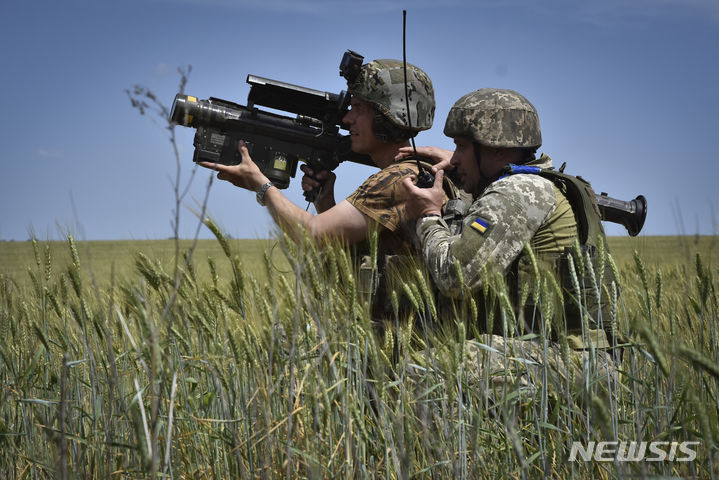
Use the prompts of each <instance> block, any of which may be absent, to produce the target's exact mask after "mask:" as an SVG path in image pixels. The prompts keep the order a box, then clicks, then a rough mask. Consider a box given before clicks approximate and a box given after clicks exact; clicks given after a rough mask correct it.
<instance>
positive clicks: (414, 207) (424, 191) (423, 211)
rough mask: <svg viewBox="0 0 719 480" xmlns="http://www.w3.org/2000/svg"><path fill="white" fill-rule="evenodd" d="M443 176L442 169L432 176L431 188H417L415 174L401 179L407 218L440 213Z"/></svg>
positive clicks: (442, 200) (442, 197) (442, 198)
mask: <svg viewBox="0 0 719 480" xmlns="http://www.w3.org/2000/svg"><path fill="white" fill-rule="evenodd" d="M443 178H444V171H443V170H439V171H438V172H437V173H436V175H435V176H434V185H432V188H419V187H418V186H417V185H415V183H416V181H417V177H416V175H412V176H410V177H408V178H405V179H404V180H402V186H403V187H404V202H405V209H406V211H407V216H408V217H409V218H419V217H420V216H422V215H441V214H442V203H443V202H444V190H443V189H442V179H443Z"/></svg>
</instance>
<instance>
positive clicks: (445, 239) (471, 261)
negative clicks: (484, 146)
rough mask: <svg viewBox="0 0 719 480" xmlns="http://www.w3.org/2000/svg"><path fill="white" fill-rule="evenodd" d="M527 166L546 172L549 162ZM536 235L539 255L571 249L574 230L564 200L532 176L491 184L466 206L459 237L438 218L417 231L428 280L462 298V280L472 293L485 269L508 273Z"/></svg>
mask: <svg viewBox="0 0 719 480" xmlns="http://www.w3.org/2000/svg"><path fill="white" fill-rule="evenodd" d="M527 165H528V166H536V167H540V168H549V167H551V166H552V160H551V159H550V158H549V157H548V156H546V155H542V156H541V157H540V158H538V159H536V160H535V161H533V162H530V163H528V164H527ZM477 219H480V220H481V223H480V226H479V228H475V227H473V224H475V223H476V222H477ZM557 225H560V226H561V228H560V229H554V231H553V235H551V236H544V235H542V233H543V232H542V231H543V230H546V229H547V228H548V227H550V226H557ZM542 227H544V228H542ZM537 234H539V238H538V239H537V241H535V242H534V243H535V244H536V246H537V247H539V248H540V249H541V251H542V252H543V253H548V252H556V253H560V252H561V251H563V250H564V248H565V247H569V246H571V245H572V242H573V241H574V239H575V238H576V235H577V227H576V222H575V221H574V214H573V212H572V209H571V206H569V202H568V201H567V199H566V197H565V196H564V195H563V194H562V193H561V192H560V191H559V190H558V189H557V188H556V187H555V185H554V184H553V183H552V182H551V181H550V180H547V179H546V178H542V177H540V176H539V175H531V174H526V175H521V174H520V175H512V176H508V177H505V178H502V179H500V180H497V181H496V182H494V183H492V184H491V185H490V186H489V187H488V188H487V189H486V190H485V191H484V193H483V194H482V196H481V197H480V198H478V199H477V200H475V201H474V203H473V204H472V205H471V206H470V207H469V209H468V211H467V214H466V216H465V218H464V222H463V227H462V233H461V234H459V235H454V236H452V235H451V234H450V231H449V226H448V225H447V224H446V223H445V222H444V220H442V219H441V218H438V217H429V218H427V219H425V220H423V221H422V222H420V223H419V225H418V226H417V235H418V237H419V240H420V243H421V245H422V252H423V254H424V258H425V260H426V262H427V266H428V268H429V270H430V272H431V273H432V277H433V278H434V279H435V282H436V283H437V286H438V287H439V289H440V291H442V293H444V294H445V295H449V296H458V295H459V294H460V293H461V291H462V285H461V283H460V282H461V281H463V283H464V285H466V286H468V287H469V288H470V289H472V290H476V289H479V288H480V287H481V286H482V285H481V272H482V269H483V268H485V267H487V266H491V267H492V268H495V269H497V270H499V271H501V272H507V271H508V270H509V267H510V265H511V264H512V262H514V261H515V259H516V258H517V257H519V255H520V254H521V253H522V250H523V249H524V245H525V244H526V243H530V244H531V243H532V240H533V239H534V238H535V236H536V235H537ZM456 262H459V264H460V266H461V269H462V270H461V277H460V276H459V273H458V272H457V269H456V268H455V263H456Z"/></svg>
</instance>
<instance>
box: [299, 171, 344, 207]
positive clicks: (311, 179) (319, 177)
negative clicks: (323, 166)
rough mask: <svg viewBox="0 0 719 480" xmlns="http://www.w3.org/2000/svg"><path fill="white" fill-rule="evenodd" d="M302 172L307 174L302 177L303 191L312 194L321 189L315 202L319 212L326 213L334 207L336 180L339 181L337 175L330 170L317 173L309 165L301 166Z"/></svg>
mask: <svg viewBox="0 0 719 480" xmlns="http://www.w3.org/2000/svg"><path fill="white" fill-rule="evenodd" d="M300 170H302V171H303V172H305V174H304V175H303V176H302V190H304V191H305V192H310V191H312V190H315V189H319V195H318V196H317V198H315V201H314V204H315V208H316V209H317V211H318V212H324V211H325V210H329V209H330V208H332V207H334V205H335V180H336V179H337V175H335V174H334V173H333V172H331V171H329V170H320V171H319V172H315V171H314V170H312V168H310V167H309V165H307V164H302V165H300Z"/></svg>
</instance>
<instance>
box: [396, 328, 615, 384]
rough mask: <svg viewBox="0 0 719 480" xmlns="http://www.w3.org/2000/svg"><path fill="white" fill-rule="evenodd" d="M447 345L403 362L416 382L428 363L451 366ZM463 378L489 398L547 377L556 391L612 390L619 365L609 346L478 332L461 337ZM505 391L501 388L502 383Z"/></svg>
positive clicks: (424, 375)
mask: <svg viewBox="0 0 719 480" xmlns="http://www.w3.org/2000/svg"><path fill="white" fill-rule="evenodd" d="M451 357H452V355H451V353H450V352H449V351H447V352H444V353H443V352H438V351H435V350H428V351H421V352H418V353H416V354H415V356H414V358H413V361H412V362H410V363H409V365H407V370H406V371H407V373H408V376H409V377H410V378H412V379H413V381H414V382H419V383H423V382H426V380H427V378H428V376H429V375H430V374H431V371H432V369H434V368H439V369H446V368H447V367H448V366H449V367H450V368H452V367H451V365H447V364H451V362H452V359H451ZM462 372H463V373H464V378H463V383H464V384H465V385H466V386H467V387H469V388H472V389H474V390H476V391H479V392H484V393H485V394H487V395H489V396H490V397H492V398H496V396H497V395H498V394H502V393H504V394H508V393H509V392H511V391H512V390H514V389H517V388H520V389H522V390H523V391H525V392H527V393H532V392H533V391H535V390H536V389H537V387H538V386H539V385H542V384H543V383H544V379H545V378H546V380H547V383H548V387H549V388H552V389H554V390H555V391H561V390H564V389H565V386H566V385H569V386H570V388H572V389H573V390H575V391H578V390H579V391H581V390H582V389H583V388H585V386H586V385H588V384H589V385H595V386H599V387H601V388H600V390H604V391H605V392H606V391H615V390H616V386H615V385H614V382H616V380H617V365H616V362H615V360H614V357H613V356H612V354H611V352H610V351H607V350H600V349H597V350H591V351H590V350H571V349H569V350H568V351H567V352H566V355H564V354H563V353H562V350H561V347H560V346H559V344H557V343H555V342H541V341H540V340H538V339H535V340H519V339H517V338H507V337H503V336H501V335H490V334H486V335H481V336H480V337H478V338H476V339H472V340H467V341H466V342H465V343H464V356H463V363H462ZM545 374H546V377H545ZM505 387H506V388H507V391H506V392H503V389H504V388H505Z"/></svg>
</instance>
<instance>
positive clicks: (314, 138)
mask: <svg viewBox="0 0 719 480" xmlns="http://www.w3.org/2000/svg"><path fill="white" fill-rule="evenodd" d="M363 60H364V57H362V56H361V55H358V54H357V53H355V52H353V51H351V50H348V51H347V52H346V53H345V54H344V56H343V57H342V62H341V63H340V75H342V76H343V77H345V78H346V79H347V82H348V83H350V82H351V81H352V80H353V79H354V77H355V76H356V75H357V72H359V69H360V67H361V66H362V61H363ZM247 83H249V84H250V93H249V95H248V97H247V106H244V105H239V104H237V103H233V102H228V101H227V100H221V99H219V98H214V97H211V98H210V99H209V100H198V99H197V98H196V97H193V96H190V95H180V94H178V95H176V96H175V100H174V102H173V104H172V111H171V113H170V120H171V121H173V122H175V123H178V124H180V125H184V126H186V127H193V128H196V129H197V132H196V133H195V140H194V146H195V153H194V156H193V161H194V162H215V163H222V164H225V165H236V164H238V163H240V162H241V161H242V157H241V155H240V152H239V150H238V149H237V142H238V140H244V141H245V142H246V143H247V148H248V150H249V152H250V155H251V156H252V160H253V161H254V162H255V163H256V164H257V166H258V167H259V168H260V170H262V172H263V173H264V174H265V175H266V176H267V178H269V179H270V181H271V182H272V183H274V184H275V186H277V188H287V187H288V185H289V183H290V178H294V176H295V173H296V171H297V162H298V161H303V162H305V163H306V164H307V165H309V166H310V168H312V169H313V170H314V171H315V172H319V171H321V170H334V169H335V168H337V166H338V165H339V164H340V163H341V162H343V161H345V160H350V161H352V162H355V163H360V164H363V165H370V166H375V165H374V163H373V162H372V160H371V159H370V157H369V156H367V155H360V154H357V153H354V152H352V151H351V150H350V140H349V136H346V135H340V133H339V129H340V128H343V125H342V117H343V116H344V115H345V114H346V113H347V109H348V107H349V100H350V96H349V95H348V94H347V92H345V91H341V92H340V93H339V94H334V93H329V92H322V91H319V90H313V89H311V88H306V87H300V86H297V85H292V84H289V83H285V82H279V81H276V80H270V79H268V78H262V77H257V76H255V75H248V76H247ZM256 105H261V106H264V107H268V108H273V109H276V110H281V111H284V112H289V113H294V114H296V117H294V118H292V117H287V116H283V115H278V114H274V113H270V112H265V111H262V110H259V109H257V108H256V107H255V106H256ZM315 196H316V192H307V193H305V198H306V199H307V200H308V201H312V200H314V198H315Z"/></svg>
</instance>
